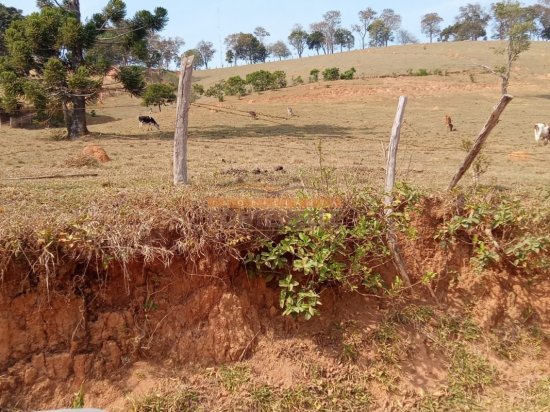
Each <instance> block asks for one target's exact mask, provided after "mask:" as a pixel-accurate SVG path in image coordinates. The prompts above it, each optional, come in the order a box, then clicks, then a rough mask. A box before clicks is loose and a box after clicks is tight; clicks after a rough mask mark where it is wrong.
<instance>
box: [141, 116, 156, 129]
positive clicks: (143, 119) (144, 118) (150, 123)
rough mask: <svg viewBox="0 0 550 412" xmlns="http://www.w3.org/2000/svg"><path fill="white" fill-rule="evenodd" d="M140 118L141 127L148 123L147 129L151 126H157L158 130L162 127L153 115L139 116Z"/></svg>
mask: <svg viewBox="0 0 550 412" xmlns="http://www.w3.org/2000/svg"><path fill="white" fill-rule="evenodd" d="M138 120H139V127H140V128H143V125H144V124H146V125H147V130H149V129H150V128H151V126H153V127H156V128H157V130H159V129H160V126H159V124H158V123H157V122H156V120H155V119H153V118H152V117H151V116H138Z"/></svg>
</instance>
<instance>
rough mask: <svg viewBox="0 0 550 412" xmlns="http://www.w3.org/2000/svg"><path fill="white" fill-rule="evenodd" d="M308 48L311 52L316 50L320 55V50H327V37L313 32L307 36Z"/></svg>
mask: <svg viewBox="0 0 550 412" xmlns="http://www.w3.org/2000/svg"><path fill="white" fill-rule="evenodd" d="M307 47H308V49H309V50H314V49H315V51H316V52H317V54H319V50H321V49H323V52H324V53H325V54H326V50H325V35H324V34H323V33H322V32H320V31H313V32H311V33H310V34H309V35H308V36H307Z"/></svg>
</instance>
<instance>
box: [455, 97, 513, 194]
mask: <svg viewBox="0 0 550 412" xmlns="http://www.w3.org/2000/svg"><path fill="white" fill-rule="evenodd" d="M512 99H513V96H510V95H509V94H503V95H502V97H501V98H500V101H499V102H498V104H497V105H496V106H495V107H494V109H493V112H492V113H491V115H490V116H489V119H487V122H486V123H485V126H483V129H481V132H479V135H478V136H477V139H476V141H475V143H474V144H473V146H472V148H471V149H470V151H469V152H468V154H467V155H466V158H465V159H464V162H463V163H462V166H460V168H459V169H458V171H457V172H456V174H455V175H454V176H453V178H452V180H451V183H449V187H448V188H447V190H452V189H453V188H454V187H455V186H456V185H457V184H458V182H459V181H460V179H461V178H462V176H464V173H466V171H467V170H468V169H469V168H470V166H471V165H472V163H473V162H474V160H475V158H476V157H477V155H478V154H479V152H480V151H481V149H482V147H483V144H484V143H485V141H486V140H487V138H488V137H489V134H490V133H491V131H492V130H493V128H494V127H495V126H496V125H497V123H498V118H499V117H500V115H501V114H502V112H503V111H504V109H505V108H506V106H508V103H510V102H511V101H512Z"/></svg>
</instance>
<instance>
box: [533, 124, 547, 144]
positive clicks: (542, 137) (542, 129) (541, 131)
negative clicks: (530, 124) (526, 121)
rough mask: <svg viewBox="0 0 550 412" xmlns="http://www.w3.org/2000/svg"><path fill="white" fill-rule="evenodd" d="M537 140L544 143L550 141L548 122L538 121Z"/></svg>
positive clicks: (536, 128) (536, 126) (536, 127)
mask: <svg viewBox="0 0 550 412" xmlns="http://www.w3.org/2000/svg"><path fill="white" fill-rule="evenodd" d="M535 141H536V142H541V141H542V142H543V143H544V144H548V143H550V126H548V125H547V124H546V123H537V124H536V125H535Z"/></svg>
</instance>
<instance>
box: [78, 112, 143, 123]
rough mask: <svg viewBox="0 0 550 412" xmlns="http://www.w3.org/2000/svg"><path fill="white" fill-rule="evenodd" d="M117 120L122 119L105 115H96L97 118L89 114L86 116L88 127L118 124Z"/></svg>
mask: <svg viewBox="0 0 550 412" xmlns="http://www.w3.org/2000/svg"><path fill="white" fill-rule="evenodd" d="M117 120H120V119H119V118H116V117H111V116H106V115H103V114H96V115H95V116H91V115H89V114H86V123H87V124H88V126H93V125H96V124H104V123H110V122H116V121H117ZM136 122H137V121H136Z"/></svg>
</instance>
